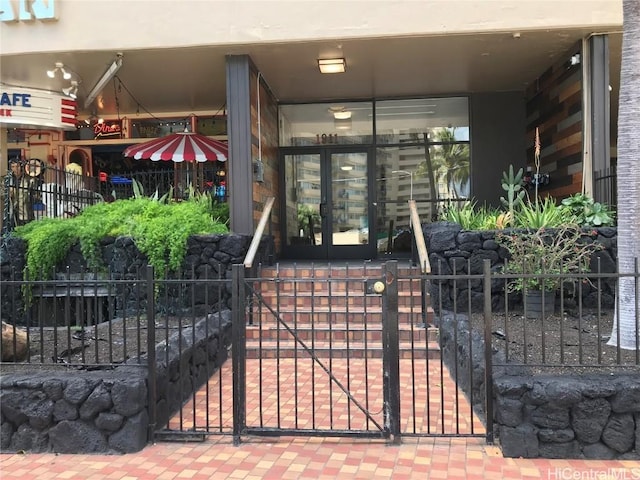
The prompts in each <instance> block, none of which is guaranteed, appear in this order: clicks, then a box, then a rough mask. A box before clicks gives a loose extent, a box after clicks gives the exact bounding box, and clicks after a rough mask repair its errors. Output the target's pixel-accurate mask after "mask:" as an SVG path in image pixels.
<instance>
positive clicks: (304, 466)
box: [0, 360, 640, 480]
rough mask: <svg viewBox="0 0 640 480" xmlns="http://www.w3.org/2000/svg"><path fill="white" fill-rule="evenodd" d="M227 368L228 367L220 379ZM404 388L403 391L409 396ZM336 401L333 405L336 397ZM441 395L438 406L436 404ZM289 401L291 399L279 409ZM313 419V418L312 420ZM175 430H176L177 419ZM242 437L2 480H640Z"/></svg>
mask: <svg viewBox="0 0 640 480" xmlns="http://www.w3.org/2000/svg"><path fill="white" fill-rule="evenodd" d="M289 362H290V361H287V362H285V363H284V364H282V363H281V365H280V368H285V367H290V366H291V365H289ZM357 365H361V364H359V363H358V362H355V363H351V364H350V369H351V371H357V370H358V368H357ZM409 367H411V368H413V369H415V368H416V366H415V365H413V366H412V365H411V363H410V362H407V361H403V362H401V371H402V373H401V374H402V376H403V384H406V382H408V381H409V380H408V379H407V374H408V373H407V369H408V368H409ZM225 369H229V372H226V374H225V371H224V370H225ZM368 369H369V374H368V375H367V377H370V380H371V381H372V382H373V383H375V384H377V382H378V380H376V379H375V376H376V375H378V373H376V372H379V369H378V368H376V367H375V365H372V364H369V365H368ZM303 370H304V369H303ZM426 370H427V369H426V365H424V367H421V368H418V370H417V372H418V378H422V379H424V378H426V377H424V375H426V373H425V372H426ZM429 370H430V377H429V378H430V383H431V385H433V388H434V390H433V391H429V392H426V390H422V392H418V393H417V396H416V398H415V399H414V400H413V402H416V401H417V402H420V401H423V400H424V398H426V397H427V396H428V397H430V398H432V401H433V402H434V403H433V404H432V409H433V411H434V412H435V413H434V414H433V415H434V417H433V419H434V422H433V428H435V429H436V431H438V430H439V429H441V428H443V425H442V423H441V421H440V420H439V419H442V418H444V419H445V426H444V428H446V429H447V430H448V429H449V428H451V427H452V426H454V425H455V422H454V423H452V418H453V417H454V416H455V414H456V411H455V409H453V410H452V408H453V407H452V405H453V404H452V403H451V402H452V401H453V399H454V398H455V388H454V387H453V386H452V385H453V384H452V382H451V379H450V378H449V376H448V375H441V374H442V373H443V372H442V371H441V370H440V369H439V361H433V362H432V363H430V365H429ZM260 371H262V374H263V375H264V376H265V380H266V381H267V382H269V380H268V379H269V378H270V379H271V380H273V378H274V375H275V372H276V368H274V366H273V365H272V364H271V363H269V362H263V364H262V365H261V366H260V364H259V362H258V361H257V360H256V361H251V362H248V371H247V373H248V376H251V375H254V376H255V375H258V374H259V373H260ZM338 371H340V369H338ZM222 373H223V375H221V376H218V375H215V376H214V377H212V381H213V383H211V382H210V384H209V390H210V399H214V398H215V395H214V392H217V391H219V385H217V384H216V383H215V382H216V381H217V380H216V379H217V378H223V380H224V379H225V378H228V379H230V377H229V376H228V375H230V362H227V364H225V366H224V367H223V372H222ZM281 373H282V372H281ZM343 373H344V372H343ZM300 374H301V375H302V373H300ZM254 378H255V377H254ZM325 380H326V378H325ZM288 381H289V383H288V384H287V385H291V380H290V379H289V380H288ZM440 382H443V385H442V387H443V388H444V392H446V395H444V396H440V394H439V393H438V392H439V391H440V390H439V387H440ZM422 383H424V382H422ZM436 387H438V388H437V389H436ZM205 388H206V387H205ZM222 388H223V389H230V388H231V382H230V380H228V381H227V380H224V382H223V385H222ZM289 390H290V389H289ZM410 390H411V389H407V391H410ZM203 391H204V389H203V390H202V391H201V392H199V394H198V395H197V397H196V404H198V403H200V404H201V402H202V401H203V398H205V396H204V392H203ZM267 391H272V392H273V391H274V389H267ZM378 393H379V392H378ZM289 394H291V392H289ZM407 395H409V393H407V392H405V391H403V399H402V404H403V407H402V408H403V409H404V408H407V407H406V402H407V401H409V399H410V398H412V397H407ZM411 395H413V394H411ZM336 396H337V398H339V394H338V393H336ZM374 396H375V395H374ZM229 398H230V397H229ZM267 398H268V397H267ZM443 398H444V400H445V401H444V402H442V399H443ZM290 401H291V396H289V398H288V400H287V401H286V402H290ZM459 401H460V402H461V403H460V405H461V407H460V409H459V410H458V415H459V417H460V420H459V425H460V428H462V429H465V430H466V429H468V428H469V426H470V425H471V424H473V425H474V426H475V427H476V428H479V429H480V430H479V431H480V432H481V431H482V430H481V428H482V426H481V425H480V424H479V423H478V420H477V419H476V418H473V422H472V421H471V419H470V409H469V407H468V404H467V403H466V400H465V399H464V397H463V396H462V395H461V394H460V396H459ZM286 402H285V405H286ZM267 403H268V402H267ZM254 405H255V403H254ZM200 406H201V405H200ZM230 406H231V402H230V401H229V407H230ZM186 408H187V410H188V409H189V408H192V406H191V405H190V404H187V406H186ZM424 408H425V405H424V404H422V405H420V406H419V408H418V412H420V411H424ZM285 411H286V410H285ZM289 411H290V410H289ZM196 412H198V414H197V415H196V422H197V423H199V422H201V421H202V419H203V418H204V417H203V416H202V412H203V410H202V409H198V410H196ZM216 412H219V409H215V408H214V409H211V410H210V419H209V420H210V421H211V420H212V418H213V419H214V422H217V421H219V419H216V418H215V415H216V414H217V413H216ZM443 412H444V417H443V415H442V414H443ZM272 413H273V412H272ZM309 415H310V413H309V412H304V413H302V419H306V420H309V418H310V417H309ZM247 416H248V418H249V419H253V420H254V421H256V418H257V417H256V414H255V411H254V410H252V409H251V407H249V411H248V415H247ZM270 416H273V415H272V414H271V415H270ZM416 416H418V415H416ZM429 416H431V414H430V415H429ZM186 418H192V416H191V415H186ZM320 419H321V418H320V417H318V421H320ZM438 422H440V423H438ZM173 423H174V426H175V420H174V421H173ZM413 423H414V422H413V420H412V418H411V417H410V419H409V420H408V422H407V425H404V426H403V428H404V429H405V431H407V429H409V430H411V429H412V428H413V426H412V425H413ZM423 427H424V425H423ZM431 431H433V430H431ZM244 440H245V441H244V442H243V443H242V444H241V445H240V446H237V447H236V446H234V445H233V440H232V438H230V437H229V436H211V437H207V440H206V441H205V442H204V443H158V444H155V445H150V446H148V447H147V448H145V449H144V450H143V451H141V452H139V453H135V454H127V455H112V456H110V455H84V454H82V455H58V454H32V453H19V454H3V455H0V478H1V479H2V480H5V479H7V480H9V479H12V480H13V479H16V480H43V479H46V480H62V479H65V480H142V479H144V480H147V479H148V480H179V479H194V480H204V479H212V478H213V479H224V478H229V479H237V480H248V479H277V480H287V479H291V480H297V479H300V478H310V479H336V478H338V479H342V478H344V479H367V480H369V479H388V478H393V479H399V480H405V479H420V480H424V479H440V478H442V479H444V478H448V479H454V480H460V479H477V480H480V479H485V478H487V479H506V480H512V479H534V478H542V479H549V480H596V479H597V480H604V479H607V480H614V479H616V480H637V479H640V463H639V462H637V461H595V460H590V461H588V460H546V459H536V460H531V459H511V458H503V457H502V455H501V453H500V449H499V448H498V447H496V446H488V445H485V442H484V439H482V438H443V437H437V438H433V437H432V438H424V437H423V438H416V437H405V438H403V442H402V444H401V445H388V444H386V442H385V441H383V440H359V439H353V438H347V439H342V438H317V437H310V438H307V437H305V438H300V437H298V438H289V437H279V438H262V437H260V438H257V437H251V438H246V439H244Z"/></svg>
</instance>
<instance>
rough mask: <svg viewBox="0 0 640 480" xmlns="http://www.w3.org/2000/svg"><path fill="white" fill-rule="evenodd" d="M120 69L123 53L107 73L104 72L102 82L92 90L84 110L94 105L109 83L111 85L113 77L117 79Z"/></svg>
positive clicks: (117, 55) (85, 102)
mask: <svg viewBox="0 0 640 480" xmlns="http://www.w3.org/2000/svg"><path fill="white" fill-rule="evenodd" d="M120 67H122V53H118V54H116V59H115V60H114V61H113V63H112V64H111V65H110V66H109V68H108V69H107V71H106V72H104V74H103V75H102V76H101V77H100V80H98V82H97V83H96V84H95V85H94V87H93V88H92V89H91V91H90V92H89V95H87V98H86V100H85V101H84V108H88V107H89V105H91V104H92V103H93V101H94V100H95V99H96V97H97V96H98V95H100V93H101V92H102V90H103V89H104V87H105V86H106V85H107V83H109V81H110V80H111V79H112V78H113V77H115V75H116V73H118V70H120Z"/></svg>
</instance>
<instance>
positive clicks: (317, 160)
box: [281, 146, 376, 260]
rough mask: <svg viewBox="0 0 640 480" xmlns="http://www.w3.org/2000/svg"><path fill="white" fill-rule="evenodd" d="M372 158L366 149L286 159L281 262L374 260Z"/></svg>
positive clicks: (291, 153)
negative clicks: (290, 260)
mask: <svg viewBox="0 0 640 480" xmlns="http://www.w3.org/2000/svg"><path fill="white" fill-rule="evenodd" d="M370 158H371V155H370V153H369V150H368V149H366V148H362V147H359V148H344V147H335V146H332V147H310V148H300V149H298V148H296V149H287V150H286V151H284V152H283V153H282V156H281V160H282V163H281V164H282V165H283V172H284V177H283V179H282V185H283V186H284V192H285V202H284V212H283V218H284V235H283V239H284V245H283V249H282V250H283V251H282V253H283V257H285V258H300V259H302V258H304V259H318V260H329V259H369V258H374V257H375V254H376V252H375V243H374V242H373V241H372V239H373V238H375V237H373V235H372V232H371V230H370V227H373V225H374V222H373V220H372V219H373V218H374V217H373V215H374V211H373V202H374V199H373V198H371V195H372V192H374V191H375V189H374V188H373V185H372V182H373V179H372V178H371V175H370V173H369V172H371V171H373V168H371V165H370Z"/></svg>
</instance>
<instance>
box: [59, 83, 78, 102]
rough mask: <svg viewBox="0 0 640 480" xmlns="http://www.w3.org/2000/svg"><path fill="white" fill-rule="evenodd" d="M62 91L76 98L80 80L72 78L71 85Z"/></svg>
mask: <svg viewBox="0 0 640 480" xmlns="http://www.w3.org/2000/svg"><path fill="white" fill-rule="evenodd" d="M62 93H64V94H65V95H66V96H68V97H71V98H73V99H74V100H75V99H76V98H78V82H77V81H76V80H71V86H69V87H67V88H63V89H62Z"/></svg>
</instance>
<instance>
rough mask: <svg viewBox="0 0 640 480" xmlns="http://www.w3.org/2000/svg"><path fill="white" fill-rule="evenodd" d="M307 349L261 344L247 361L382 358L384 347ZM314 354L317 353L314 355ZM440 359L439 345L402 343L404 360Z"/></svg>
mask: <svg viewBox="0 0 640 480" xmlns="http://www.w3.org/2000/svg"><path fill="white" fill-rule="evenodd" d="M304 344H305V345H306V346H307V348H308V349H309V350H307V349H305V348H304V346H303V345H302V344H300V343H293V342H289V343H282V342H281V343H280V344H279V345H278V343H277V342H273V341H269V342H267V341H265V342H263V343H262V344H261V345H258V346H256V347H252V348H249V346H247V358H250V359H257V358H299V359H305V358H306V359H309V358H312V356H313V355H315V356H316V357H318V358H382V356H383V350H382V344H381V343H380V344H376V345H366V346H365V345H364V344H359V345H349V348H347V346H346V343H344V344H341V343H338V342H319V341H317V342H314V344H313V345H312V344H307V343H306V342H304ZM311 352H313V354H312V353H311ZM427 357H428V358H430V359H436V358H440V346H439V345H438V343H436V342H427V344H426V345H425V344H424V342H423V343H421V344H418V343H414V344H411V343H410V342H401V343H400V358H401V359H411V358H414V359H426V358H427Z"/></svg>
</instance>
